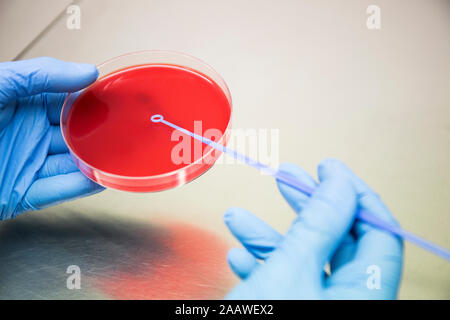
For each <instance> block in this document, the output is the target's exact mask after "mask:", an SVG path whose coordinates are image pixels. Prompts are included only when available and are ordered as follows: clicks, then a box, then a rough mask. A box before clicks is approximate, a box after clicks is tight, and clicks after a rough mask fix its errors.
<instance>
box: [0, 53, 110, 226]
mask: <svg viewBox="0 0 450 320" xmlns="http://www.w3.org/2000/svg"><path fill="white" fill-rule="evenodd" d="M97 76H98V71H97V69H96V67H95V66H93V65H90V64H78V63H70V62H63V61H59V60H56V59H52V58H37V59H31V60H24V61H17V62H4V63H0V220H4V219H8V218H12V217H14V216H16V215H17V214H19V213H22V212H24V211H27V210H37V209H42V208H45V207H48V206H50V205H54V204H57V203H60V202H63V201H66V200H71V199H75V198H78V197H81V196H84V195H89V194H92V193H95V192H98V191H100V190H102V189H103V188H101V187H100V186H99V185H97V184H95V183H94V182H92V181H90V180H89V179H88V178H86V177H85V176H84V175H83V174H82V173H81V172H80V171H78V169H77V167H76V166H75V164H74V162H73V161H72V159H71V158H70V156H69V154H68V153H67V152H68V149H67V146H66V145H65V143H64V140H63V138H62V136H61V132H60V128H59V116H60V112H61V107H62V104H63V102H64V99H65V97H66V94H65V93H64V92H73V91H77V90H79V89H82V88H84V87H86V86H88V85H89V84H90V83H92V82H94V81H95V80H96V79H97Z"/></svg>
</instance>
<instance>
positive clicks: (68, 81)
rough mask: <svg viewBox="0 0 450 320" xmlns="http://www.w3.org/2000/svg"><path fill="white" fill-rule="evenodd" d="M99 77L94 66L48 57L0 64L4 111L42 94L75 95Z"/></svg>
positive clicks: (1, 99) (0, 103)
mask: <svg viewBox="0 0 450 320" xmlns="http://www.w3.org/2000/svg"><path fill="white" fill-rule="evenodd" d="M97 77H98V70H97V68H96V67H95V66H94V65H91V64H86V63H74V62H64V61H61V60H57V59H54V58H48V57H42V58H35V59H30V60H22V61H14V62H4V63H0V108H2V107H4V106H5V105H6V104H8V103H9V102H11V101H13V100H15V99H18V98H23V97H28V96H32V95H35V94H38V93H42V92H75V91H78V90H80V89H82V88H84V87H86V86H88V85H89V84H91V83H92V82H94V81H95V80H96V79H97Z"/></svg>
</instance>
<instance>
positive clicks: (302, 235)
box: [224, 160, 402, 299]
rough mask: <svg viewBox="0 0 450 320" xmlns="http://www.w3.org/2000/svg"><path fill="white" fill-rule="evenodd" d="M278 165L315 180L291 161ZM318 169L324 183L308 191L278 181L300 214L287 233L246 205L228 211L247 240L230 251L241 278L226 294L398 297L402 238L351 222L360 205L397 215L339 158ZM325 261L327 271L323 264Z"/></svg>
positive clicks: (230, 221) (227, 219)
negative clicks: (246, 208)
mask: <svg viewBox="0 0 450 320" xmlns="http://www.w3.org/2000/svg"><path fill="white" fill-rule="evenodd" d="M280 169H281V170H282V171H284V172H287V173H289V174H291V175H292V176H295V177H297V178H298V179H300V180H301V181H302V182H304V183H306V184H308V185H310V186H316V183H315V182H314V180H313V179H312V178H311V177H310V176H309V175H308V174H307V173H306V172H305V171H303V170H302V169H300V168H298V167H296V166H294V165H283V166H281V168H280ZM318 171H319V179H320V181H321V183H320V186H319V187H318V188H317V190H316V191H315V193H314V195H313V196H312V197H311V198H307V197H306V196H305V195H303V194H302V193H300V192H298V191H296V190H295V189H292V188H290V187H289V186H286V185H283V184H281V183H279V188H280V191H281V193H282V194H283V196H284V197H285V199H286V200H287V201H288V203H289V205H290V206H291V207H292V208H293V209H294V210H295V211H296V212H297V213H298V217H297V218H296V219H295V221H294V223H293V224H292V226H291V228H290V229H289V231H288V232H287V234H286V235H284V236H283V235H281V234H280V233H278V232H277V231H275V230H274V229H273V228H272V227H270V226H269V225H268V224H266V223H265V222H263V221H261V220H260V219H258V218H256V217H255V216H254V215H252V214H251V213H248V212H246V211H245V210H243V209H238V208H237V209H230V210H229V211H227V213H226V214H225V216H224V219H225V222H226V224H227V225H228V227H229V229H230V230H231V232H232V233H233V235H234V236H235V237H236V238H237V239H238V240H239V241H240V242H241V243H242V244H243V245H244V247H245V249H244V248H239V249H232V250H231V251H230V252H229V255H228V261H229V263H230V266H231V268H232V270H233V271H234V272H235V273H236V274H237V275H238V276H239V277H240V278H241V279H243V281H242V282H241V283H240V284H238V285H237V286H236V287H235V288H234V289H233V290H232V291H231V293H230V294H229V295H228V296H227V298H229V299H394V298H396V296H397V289H398V286H399V283H400V277H401V268H402V241H401V240H400V239H398V238H397V237H395V236H392V235H391V234H389V233H386V232H384V231H380V230H378V229H375V228H373V227H371V226H369V225H367V224H364V223H363V222H360V221H358V220H356V221H355V214H356V212H357V207H358V206H360V207H362V208H365V209H367V210H368V211H370V212H371V213H373V214H376V215H377V216H378V217H380V218H383V219H385V220H386V221H389V222H391V223H394V224H396V221H395V220H394V218H393V217H392V215H391V213H390V212H389V210H388V209H387V208H386V207H385V205H384V204H383V203H382V201H381V200H380V198H379V197H378V195H377V194H376V193H374V192H373V191H372V190H371V189H370V188H369V187H368V186H367V185H366V184H365V183H364V182H362V181H361V180H360V179H359V178H358V177H356V176H355V175H354V174H353V173H352V172H351V171H350V170H349V169H348V168H347V167H346V166H345V165H344V164H342V163H341V162H339V161H337V160H325V161H323V162H322V163H321V164H320V165H319V170H318ZM278 214H283V213H282V212H280V213H278ZM257 259H259V260H263V262H259V261H258V260H257ZM327 262H329V268H330V273H329V274H328V273H327V272H325V271H324V267H325V265H326V264H327Z"/></svg>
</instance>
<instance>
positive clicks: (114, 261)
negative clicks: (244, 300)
mask: <svg viewBox="0 0 450 320" xmlns="http://www.w3.org/2000/svg"><path fill="white" fill-rule="evenodd" d="M227 249H228V247H227V245H226V244H225V243H224V242H223V241H222V240H221V239H220V238H218V237H217V236H216V235H215V234H213V233H210V232H208V231H205V230H203V229H200V228H198V227H195V226H192V225H187V224H180V223H164V224H157V225H152V224H150V223H149V224H146V223H137V222H134V221H132V220H128V219H127V220H124V219H123V218H117V217H113V216H105V215H104V216H100V217H93V216H88V215H85V214H80V213H77V212H64V213H55V212H49V213H47V214H37V213H29V214H25V215H23V216H20V217H18V218H16V219H14V220H10V221H5V222H3V223H2V224H1V225H0V275H1V277H0V299H86V298H87V299H96V298H99V299H108V298H113V299H218V298H222V297H223V296H224V295H225V294H226V292H227V291H228V290H229V289H230V288H231V286H232V282H233V281H232V279H233V277H232V275H231V273H230V271H229V270H228V267H227V265H226V251H227ZM71 265H76V266H78V267H79V268H80V270H81V289H79V290H78V289H72V290H70V289H68V288H67V286H66V281H67V278H68V277H69V276H70V275H71V274H68V273H66V271H67V268H68V267H69V266H71Z"/></svg>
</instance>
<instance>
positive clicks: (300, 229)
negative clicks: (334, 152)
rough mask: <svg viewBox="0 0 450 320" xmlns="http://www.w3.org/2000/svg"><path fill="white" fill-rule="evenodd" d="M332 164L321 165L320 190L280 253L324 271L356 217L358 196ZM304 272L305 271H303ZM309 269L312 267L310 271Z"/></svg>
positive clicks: (347, 180)
mask: <svg viewBox="0 0 450 320" xmlns="http://www.w3.org/2000/svg"><path fill="white" fill-rule="evenodd" d="M333 161H335V160H325V161H322V162H321V164H320V165H319V169H318V172H319V180H320V181H321V183H320V185H319V187H318V188H317V189H316V191H315V192H314V194H313V195H312V197H311V199H310V200H309V202H308V203H307V204H306V206H305V207H304V209H303V210H302V211H301V212H300V213H299V216H298V217H297V219H296V220H295V221H294V223H293V224H292V226H291V228H290V229H289V231H288V233H287V234H286V237H285V239H284V240H283V242H282V244H281V245H280V249H281V250H280V251H281V252H284V255H285V256H287V257H290V259H291V260H292V258H294V260H295V261H292V262H294V263H295V262H298V263H300V264H301V265H302V266H303V267H304V266H305V264H311V263H312V264H313V265H312V269H315V270H322V269H321V268H323V267H324V265H325V264H326V262H327V261H329V259H331V257H332V255H333V253H334V251H335V250H336V249H337V247H338V246H339V244H340V242H341V241H342V238H343V237H344V235H345V234H346V233H347V232H348V231H349V230H350V228H351V226H352V224H353V221H354V217H355V214H356V203H357V195H356V191H355V189H354V186H353V183H352V181H351V180H350V178H349V177H348V176H347V175H345V174H344V173H343V172H342V170H341V169H339V168H340V167H339V166H334V165H332V164H333ZM303 269H304V268H303ZM307 269H309V268H307Z"/></svg>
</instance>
